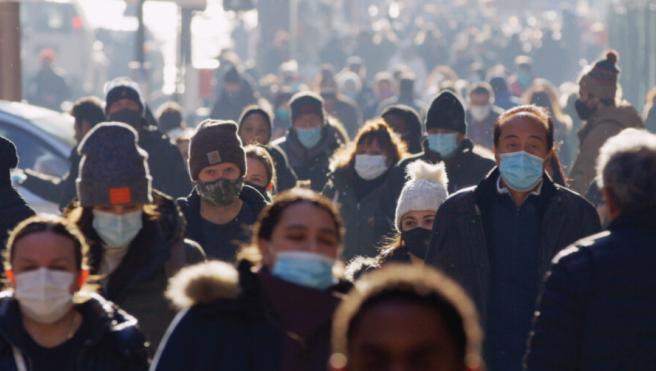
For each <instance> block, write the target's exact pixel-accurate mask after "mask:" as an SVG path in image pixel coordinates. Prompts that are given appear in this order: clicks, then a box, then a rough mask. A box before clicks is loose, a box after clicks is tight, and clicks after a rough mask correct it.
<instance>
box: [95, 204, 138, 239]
mask: <svg viewBox="0 0 656 371" xmlns="http://www.w3.org/2000/svg"><path fill="white" fill-rule="evenodd" d="M142 215H143V211H141V210H137V211H133V212H129V213H125V214H123V215H118V214H114V213H108V212H105V211H99V210H93V229H95V230H96V232H97V233H98V235H99V236H100V238H102V240H103V242H105V244H106V245H107V247H108V248H125V247H127V246H128V245H129V244H130V242H132V240H134V238H135V237H137V234H139V231H140V230H141V228H142V227H143V221H142Z"/></svg>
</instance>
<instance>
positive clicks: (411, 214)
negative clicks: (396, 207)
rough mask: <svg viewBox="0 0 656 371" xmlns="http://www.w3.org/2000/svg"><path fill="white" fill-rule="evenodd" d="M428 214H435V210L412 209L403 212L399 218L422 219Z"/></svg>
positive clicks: (428, 215)
mask: <svg viewBox="0 0 656 371" xmlns="http://www.w3.org/2000/svg"><path fill="white" fill-rule="evenodd" d="M430 216H435V210H412V211H408V212H407V213H405V214H404V215H403V217H402V218H401V219H406V218H415V219H423V218H426V217H430Z"/></svg>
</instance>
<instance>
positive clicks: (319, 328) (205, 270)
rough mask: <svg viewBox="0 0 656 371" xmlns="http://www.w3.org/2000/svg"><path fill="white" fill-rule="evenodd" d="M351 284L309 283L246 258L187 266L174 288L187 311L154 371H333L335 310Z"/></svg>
mask: <svg viewBox="0 0 656 371" xmlns="http://www.w3.org/2000/svg"><path fill="white" fill-rule="evenodd" d="M178 278H179V279H178ZM350 287H351V285H350V284H348V283H346V282H343V283H340V284H338V285H336V286H333V287H332V288H329V289H327V290H324V291H319V290H315V289H310V288H305V287H302V286H298V285H294V284H291V283H288V282H286V281H283V280H280V279H278V278H275V277H273V276H272V275H271V274H270V273H269V272H268V270H267V269H266V268H262V269H260V271H259V272H255V271H254V270H253V266H252V265H251V264H250V263H249V262H245V261H243V262H241V263H240V264H239V266H238V269H235V268H234V267H232V266H230V265H227V264H225V263H222V262H209V263H206V264H203V265H199V266H196V267H193V268H191V269H189V270H186V271H183V272H181V274H180V275H179V277H177V278H176V279H174V280H172V282H171V287H170V290H169V297H171V298H172V300H173V302H174V303H175V304H176V305H177V306H178V307H179V308H181V309H182V311H181V312H180V313H179V314H178V316H177V317H176V319H175V321H174V322H173V323H171V326H170V327H169V329H168V331H167V334H166V338H165V340H164V341H163V342H162V344H161V346H160V348H159V349H158V351H157V355H156V357H155V359H154V360H153V367H152V370H154V371H169V370H171V371H173V370H176V371H178V370H186V371H223V370H226V371H228V370H229V371H233V370H249V371H278V370H280V371H282V370H284V371H301V370H303V371H307V370H317V371H319V370H321V371H323V370H326V367H327V364H328V358H329V356H330V331H331V324H332V316H333V311H334V309H335V308H336V306H337V305H338V303H339V302H340V301H341V298H342V296H343V294H344V293H346V291H348V290H349V289H350Z"/></svg>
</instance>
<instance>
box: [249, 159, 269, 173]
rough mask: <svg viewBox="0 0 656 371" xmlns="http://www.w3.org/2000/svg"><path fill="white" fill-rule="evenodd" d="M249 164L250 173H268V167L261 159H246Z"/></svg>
mask: <svg viewBox="0 0 656 371" xmlns="http://www.w3.org/2000/svg"><path fill="white" fill-rule="evenodd" d="M246 161H247V163H248V172H249V173H266V167H265V166H264V163H263V162H262V160H260V159H259V158H255V157H248V156H247V157H246Z"/></svg>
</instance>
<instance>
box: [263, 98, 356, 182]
mask: <svg viewBox="0 0 656 371" xmlns="http://www.w3.org/2000/svg"><path fill="white" fill-rule="evenodd" d="M289 104H290V108H291V121H292V122H291V123H292V127H291V129H289V131H288V132H287V135H286V136H284V137H282V138H280V139H278V140H276V141H274V142H273V144H274V145H277V146H279V147H280V148H281V149H282V150H283V151H284V152H285V154H286V155H287V158H288V159H289V164H290V165H291V166H292V168H293V169H294V172H295V173H296V176H297V177H298V180H306V181H307V180H309V181H310V186H311V188H312V189H313V190H315V191H321V190H322V189H323V187H324V186H325V185H326V181H327V179H328V174H329V173H330V169H329V161H330V158H331V157H332V155H333V153H334V152H335V151H336V150H337V148H339V147H341V146H342V144H343V142H344V141H343V139H342V137H341V135H340V134H339V132H338V130H337V129H335V127H334V126H332V125H331V124H329V123H328V121H327V120H326V115H325V112H324V107H323V99H322V98H321V97H320V96H318V95H316V94H313V93H310V92H300V93H297V94H295V95H294V96H293V97H292V98H291V100H290V103H289Z"/></svg>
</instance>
